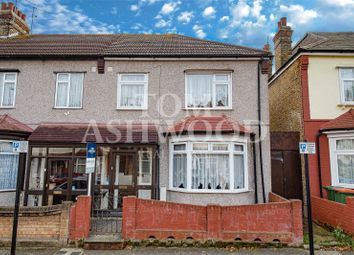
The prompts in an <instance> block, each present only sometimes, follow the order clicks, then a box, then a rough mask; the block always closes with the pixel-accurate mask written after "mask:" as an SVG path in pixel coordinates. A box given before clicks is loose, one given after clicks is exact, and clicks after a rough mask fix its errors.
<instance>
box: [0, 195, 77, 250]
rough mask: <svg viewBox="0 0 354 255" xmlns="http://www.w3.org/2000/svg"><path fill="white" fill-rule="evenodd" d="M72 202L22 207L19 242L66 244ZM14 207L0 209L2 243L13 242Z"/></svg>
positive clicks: (18, 233)
mask: <svg viewBox="0 0 354 255" xmlns="http://www.w3.org/2000/svg"><path fill="white" fill-rule="evenodd" d="M71 204H72V203H71V202H64V203H63V204H61V205H54V206H42V207H21V208H20V214H19V221H18V232H17V237H18V240H19V241H21V240H23V241H36V242H40V241H58V243H62V244H66V243H67V240H68V237H69V214H70V207H71ZM13 210H14V208H13V207H0V241H8V240H11V237H12V223H13Z"/></svg>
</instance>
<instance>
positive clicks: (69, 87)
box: [55, 73, 84, 108]
mask: <svg viewBox="0 0 354 255" xmlns="http://www.w3.org/2000/svg"><path fill="white" fill-rule="evenodd" d="M83 83H84V74H83V73H58V74H57V82H56V93H55V108H82V95H83Z"/></svg>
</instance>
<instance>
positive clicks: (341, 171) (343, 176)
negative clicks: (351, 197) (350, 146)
mask: <svg viewBox="0 0 354 255" xmlns="http://www.w3.org/2000/svg"><path fill="white" fill-rule="evenodd" d="M337 162H338V178H339V183H340V184H354V168H353V166H354V155H338V156H337Z"/></svg>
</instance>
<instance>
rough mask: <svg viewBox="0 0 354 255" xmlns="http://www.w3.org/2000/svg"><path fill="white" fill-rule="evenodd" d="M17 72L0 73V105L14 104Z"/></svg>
mask: <svg viewBox="0 0 354 255" xmlns="http://www.w3.org/2000/svg"><path fill="white" fill-rule="evenodd" d="M16 83H17V73H0V107H3V108H9V107H14V106H15V95H16Z"/></svg>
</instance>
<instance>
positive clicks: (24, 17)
mask: <svg viewBox="0 0 354 255" xmlns="http://www.w3.org/2000/svg"><path fill="white" fill-rule="evenodd" d="M21 19H23V21H26V14H24V13H22V15H21Z"/></svg>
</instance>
